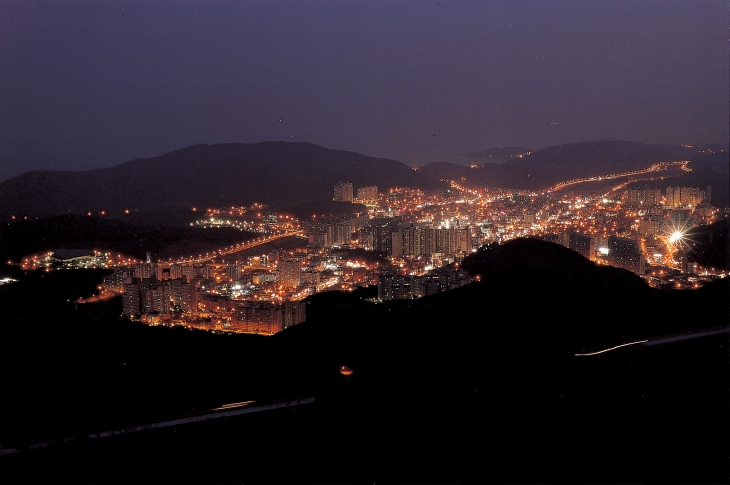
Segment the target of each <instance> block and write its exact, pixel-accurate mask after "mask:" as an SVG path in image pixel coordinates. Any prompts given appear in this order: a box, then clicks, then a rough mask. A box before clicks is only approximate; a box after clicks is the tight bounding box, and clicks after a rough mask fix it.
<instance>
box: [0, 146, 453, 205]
mask: <svg viewBox="0 0 730 485" xmlns="http://www.w3.org/2000/svg"><path fill="white" fill-rule="evenodd" d="M338 181H342V182H352V183H353V184H354V188H355V190H357V188H358V187H363V186H368V185H377V186H378V187H380V188H381V189H386V188H388V187H393V186H401V187H403V186H409V187H420V188H424V189H427V188H434V187H438V186H440V183H439V182H437V181H434V180H432V179H429V178H426V177H424V176H423V175H422V174H420V173H417V172H415V171H413V170H412V169H411V168H410V167H409V166H407V165H404V164H402V163H400V162H397V161H395V160H388V159H383V158H371V157H367V156H365V155H360V154H358V153H353V152H346V151H340V150H329V149H327V148H322V147H319V146H316V145H312V144H310V143H284V142H265V143H254V144H242V143H231V144H220V145H195V146H191V147H188V148H183V149H181V150H177V151H174V152H171V153H168V154H165V155H162V156H159V157H155V158H145V159H139V160H132V161H130V162H126V163H123V164H121V165H117V166H114V167H111V168H107V169H99V170H89V171H86V172H48V171H47V172H28V173H25V174H23V175H20V176H18V177H15V178H13V179H10V180H6V181H4V182H2V183H0V217H8V216H9V215H12V214H18V215H30V216H32V217H36V216H38V217H42V216H51V215H59V214H68V213H71V214H86V213H87V212H89V211H90V212H92V213H94V214H96V213H97V212H99V211H101V210H104V211H106V212H107V214H108V215H109V216H117V215H118V214H121V213H122V211H123V210H125V209H129V210H131V211H135V210H140V211H146V210H150V209H156V208H162V207H185V208H189V207H191V206H200V207H225V206H230V205H248V204H251V203H252V202H255V201H256V202H262V203H266V204H275V205H276V206H277V207H279V208H291V207H294V206H297V205H299V204H304V203H319V202H326V201H329V200H332V191H333V186H334V184H335V183H336V182H338Z"/></svg>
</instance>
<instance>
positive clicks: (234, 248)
mask: <svg viewBox="0 0 730 485" xmlns="http://www.w3.org/2000/svg"><path fill="white" fill-rule="evenodd" d="M292 236H295V237H300V238H306V236H304V234H303V233H302V232H301V231H296V232H284V233H281V234H274V235H271V236H266V237H260V238H257V239H253V240H251V241H248V242H245V243H243V244H236V245H235V246H229V247H226V248H223V249H220V250H217V251H213V252H212V253H206V254H205V256H203V255H202V254H201V255H199V256H198V257H197V258H195V257H192V256H191V258H190V259H178V260H176V261H174V263H176V264H185V263H187V264H190V263H203V262H205V261H212V260H214V259H215V258H217V257H219V256H226V255H228V254H235V253H238V252H240V251H245V250H247V249H251V248H254V247H256V246H260V245H262V244H266V243H270V242H272V241H276V240H277V239H283V238H285V237H292Z"/></svg>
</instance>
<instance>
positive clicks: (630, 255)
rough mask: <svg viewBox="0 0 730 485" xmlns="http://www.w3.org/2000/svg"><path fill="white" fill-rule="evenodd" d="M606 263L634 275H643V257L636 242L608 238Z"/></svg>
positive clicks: (621, 238)
mask: <svg viewBox="0 0 730 485" xmlns="http://www.w3.org/2000/svg"><path fill="white" fill-rule="evenodd" d="M608 262H609V264H611V266H615V267H617V268H624V269H627V270H629V271H632V272H634V273H636V274H639V275H642V274H644V255H643V254H642V252H641V245H640V244H639V242H638V241H635V240H633V239H627V238H623V237H615V236H610V237H609V238H608Z"/></svg>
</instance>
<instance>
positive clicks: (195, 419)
mask: <svg viewBox="0 0 730 485" xmlns="http://www.w3.org/2000/svg"><path fill="white" fill-rule="evenodd" d="M315 400H316V398H315V397H306V398H302V399H291V400H288V401H281V402H273V403H267V404H259V405H253V406H251V404H255V402H256V401H244V402H237V403H231V404H224V405H223V406H220V407H217V408H214V409H211V410H210V411H209V412H207V413H204V414H198V415H196V416H188V417H183V418H177V419H168V420H165V421H158V422H156V423H149V424H142V425H139V426H132V427H128V428H123V429H117V430H112V431H102V432H99V433H91V434H89V435H86V438H108V437H110V436H120V435H124V434H129V433H136V432H138V431H147V430H150V429H157V428H167V427H170V426H179V425H181V424H190V423H199V422H202V421H207V420H209V419H219V418H227V417H231V416H239V415H241V414H251V413H259V412H262V411H271V410H274V409H283V408H289V407H295V406H301V405H303V404H310V403H313V402H314V401H315ZM216 411H217V412H216ZM72 439H74V438H65V439H60V440H55V441H45V442H43V443H35V444H33V445H30V446H29V447H28V449H30V450H35V449H37V448H42V447H45V446H48V445H50V444H51V443H56V442H65V441H70V440H72ZM19 451H20V450H17V449H14V448H5V449H0V456H2V455H9V454H13V453H18V452H19Z"/></svg>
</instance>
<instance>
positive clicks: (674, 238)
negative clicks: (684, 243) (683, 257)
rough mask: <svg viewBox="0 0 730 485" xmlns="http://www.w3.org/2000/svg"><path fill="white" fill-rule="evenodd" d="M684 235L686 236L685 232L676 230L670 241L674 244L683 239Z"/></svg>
mask: <svg viewBox="0 0 730 485" xmlns="http://www.w3.org/2000/svg"><path fill="white" fill-rule="evenodd" d="M683 237H684V234H683V233H681V232H680V231H676V232H674V233H673V234H672V235H671V236H669V242H670V243H672V244H674V243H676V242H677V241H679V240H680V239H682V238H683Z"/></svg>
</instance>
